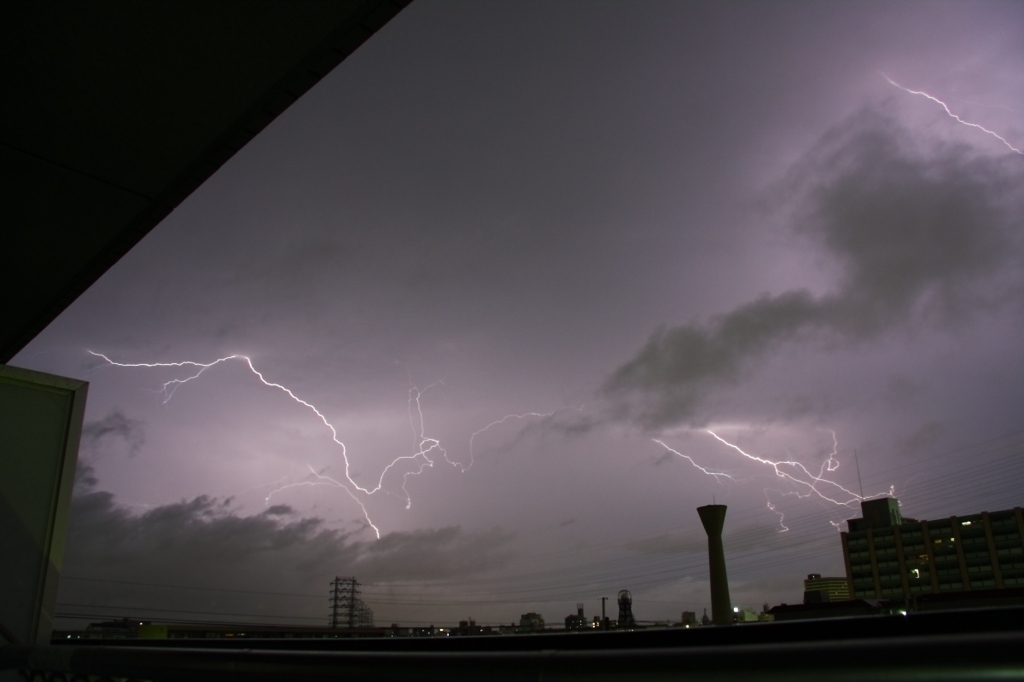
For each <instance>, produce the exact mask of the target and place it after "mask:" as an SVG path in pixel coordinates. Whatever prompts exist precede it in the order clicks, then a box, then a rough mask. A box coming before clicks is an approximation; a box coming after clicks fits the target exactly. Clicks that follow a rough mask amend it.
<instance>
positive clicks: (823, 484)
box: [704, 429, 867, 507]
mask: <svg viewBox="0 0 1024 682" xmlns="http://www.w3.org/2000/svg"><path fill="white" fill-rule="evenodd" d="M704 431H705V432H707V433H709V434H711V436H712V437H714V438H715V440H717V441H719V442H720V443H722V444H724V445H726V446H728V447H730V448H732V449H733V450H735V451H736V452H738V453H740V454H741V455H743V456H744V457H746V458H747V459H749V460H752V461H754V462H757V463H759V464H764V465H766V466H769V467H771V468H772V470H773V471H774V472H775V475H776V476H778V477H779V478H782V479H785V480H788V481H790V482H792V483H794V484H796V486H797V487H798V488H803V489H805V491H806V492H805V493H804V494H802V495H801V494H800V493H797V496H798V497H801V498H803V497H811V496H817V497H819V498H821V499H822V500H824V501H826V502H831V503H832V504H835V505H838V506H841V507H848V506H849V505H851V504H853V503H855V502H860V501H861V500H865V499H867V498H865V497H861V496H860V495H858V494H857V493H855V492H853V491H852V490H849V489H847V488H844V487H843V486H841V485H840V484H838V483H836V482H835V481H832V480H829V479H827V478H824V477H823V476H822V475H821V474H819V475H817V476H815V475H814V474H812V473H811V471H810V470H809V469H808V468H807V467H805V466H804V465H803V464H801V463H800V462H797V461H794V460H785V461H779V462H773V461H772V460H770V459H764V458H763V457H758V456H757V455H752V454H750V453H749V452H744V451H743V449H742V448H740V447H739V446H738V445H734V444H733V443H730V442H729V441H727V440H725V439H724V438H722V437H721V436H719V435H718V434H717V433H715V432H714V431H712V430H711V429H704ZM829 459H830V460H831V456H830V458H829ZM829 470H830V471H831V469H829ZM822 488H824V489H825V490H829V489H832V488H834V489H836V491H837V492H841V493H843V494H844V495H846V496H847V499H846V501H845V502H842V501H840V500H837V499H834V498H832V497H830V496H829V495H834V494H836V493H828V494H826V493H825V492H823V491H822Z"/></svg>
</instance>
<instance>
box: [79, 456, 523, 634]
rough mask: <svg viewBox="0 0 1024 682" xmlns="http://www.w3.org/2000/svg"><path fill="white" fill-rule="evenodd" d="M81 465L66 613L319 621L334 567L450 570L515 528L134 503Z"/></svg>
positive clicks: (502, 552) (200, 501)
mask: <svg viewBox="0 0 1024 682" xmlns="http://www.w3.org/2000/svg"><path fill="white" fill-rule="evenodd" d="M79 469H80V471H79V476H78V480H79V488H78V490H77V493H76V495H75V498H74V500H73V502H72V509H71V515H70V519H71V525H70V529H69V532H68V541H67V548H66V556H65V565H67V566H69V567H73V568H72V569H71V570H69V571H68V573H67V575H66V576H65V579H64V580H63V581H62V585H61V594H60V598H59V601H60V604H61V608H60V610H61V611H63V612H65V613H81V612H83V611H84V612H85V613H100V614H108V615H109V614H112V615H131V616H133V617H150V618H155V619H173V618H203V619H214V620H216V619H217V618H218V617H223V618H227V619H236V618H237V616H250V615H251V616H260V617H262V618H263V619H265V620H269V621H275V620H276V621H278V622H281V621H282V619H284V621H285V622H294V621H289V619H292V618H295V619H298V620H300V621H301V620H304V622H302V623H299V624H311V625H317V624H322V623H323V622H326V615H327V607H326V606H325V604H326V598H327V594H328V589H329V587H328V586H329V583H330V581H331V580H332V579H333V578H334V577H335V576H337V575H342V576H349V575H354V576H356V577H357V578H359V580H360V581H361V582H362V583H364V585H373V584H374V583H386V582H392V581H413V582H416V581H429V580H435V579H439V578H449V579H450V578H458V577H462V576H466V575H469V574H473V573H477V572H480V571H484V570H487V569H489V568H493V567H495V566H497V565H500V564H501V563H502V562H504V561H505V560H506V559H507V558H508V556H509V552H510V550H509V547H508V546H509V543H510V542H511V540H512V537H513V536H512V535H511V534H510V533H507V532H505V531H503V530H501V529H499V528H494V529H491V530H488V531H479V532H466V531H464V530H462V529H461V528H459V527H446V528H437V529H427V530H417V531H412V532H405V533H389V534H387V535H384V536H383V537H382V538H381V539H380V540H377V541H359V540H356V539H355V534H354V533H349V532H345V531H341V530H336V529H331V528H328V527H326V526H325V524H324V522H323V521H322V520H321V519H319V518H304V517H299V516H298V515H297V514H296V513H295V512H294V511H293V510H292V509H291V508H290V507H288V506H286V505H275V506H272V507H269V508H267V509H266V510H264V511H263V512H262V513H260V514H256V515H252V516H241V515H238V514H237V513H236V512H235V511H234V510H233V509H232V502H231V500H230V499H217V498H212V497H208V496H199V497H196V498H194V499H191V500H183V501H181V502H178V503H175V504H169V505H164V506H160V507H154V508H151V509H148V510H146V511H143V512H141V513H135V512H133V511H131V510H129V509H127V508H125V507H123V506H121V505H119V504H118V502H117V501H116V499H115V498H114V496H113V495H112V494H111V493H108V492H103V491H100V490H96V489H95V488H94V485H95V479H94V477H93V475H92V470H91V468H90V467H89V466H88V465H87V464H81V465H80V467H79ZM173 586H180V587H182V588H185V587H188V588H190V589H173ZM304 595H309V596H304ZM368 601H370V602H372V599H370V600H368ZM371 606H372V603H371ZM89 607H92V608H89Z"/></svg>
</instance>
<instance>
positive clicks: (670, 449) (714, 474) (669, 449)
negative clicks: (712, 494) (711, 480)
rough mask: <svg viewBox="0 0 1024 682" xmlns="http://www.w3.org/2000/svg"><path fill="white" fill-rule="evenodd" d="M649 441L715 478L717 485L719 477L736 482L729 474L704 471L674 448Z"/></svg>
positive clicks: (655, 440)
mask: <svg viewBox="0 0 1024 682" xmlns="http://www.w3.org/2000/svg"><path fill="white" fill-rule="evenodd" d="M651 440H653V441H654V442H655V443H657V444H658V445H660V446H661V447H663V448H665V449H666V450H668V451H669V452H671V453H672V454H674V455H679V456H680V457H682V458H683V459H685V460H686V461H687V462H689V463H690V464H692V465H693V466H695V467H697V468H698V469H700V470H701V471H703V472H704V473H705V474H707V475H708V476H714V477H715V480H716V481H718V482H719V483H721V479H720V478H719V476H722V477H724V478H728V479H729V480H730V481H735V480H736V479H735V478H733V477H732V476H730V475H729V474H727V473H725V472H722V471H711V470H709V469H705V468H704V467H702V466H701V465H699V464H697V462H695V461H694V459H693V457H690V456H689V455H684V454H683V453H681V452H679V451H678V450H676V449H674V448H671V447H669V446H668V445H666V444H665V443H664V442H663V441H660V440H658V439H657V438H652V439H651Z"/></svg>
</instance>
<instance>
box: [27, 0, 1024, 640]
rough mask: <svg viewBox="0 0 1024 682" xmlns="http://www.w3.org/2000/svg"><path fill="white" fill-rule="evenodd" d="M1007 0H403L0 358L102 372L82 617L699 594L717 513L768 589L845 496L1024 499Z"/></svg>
mask: <svg viewBox="0 0 1024 682" xmlns="http://www.w3.org/2000/svg"><path fill="white" fill-rule="evenodd" d="M1021 26H1024V4H1021V3H1019V2H980V1H978V2H962V3H940V2H928V3H915V2H900V3H882V2H877V3H865V2H849V3H843V2H828V3H818V2H815V3H782V2H757V3H742V2H731V3H721V2H714V3H698V2H686V3H682V2H678V3H668V2H645V3H637V2H544V3H539V2H532V3H531V2H488V3H471V2H436V1H430V0H420V2H417V3H414V4H413V5H411V6H410V7H409V8H408V9H406V10H404V11H403V12H402V13H401V14H400V15H399V16H398V17H397V18H396V19H394V20H393V21H392V22H391V23H389V24H388V25H387V26H386V27H385V28H384V29H383V30H382V31H380V32H379V33H378V34H377V35H376V36H374V37H373V38H372V39H371V40H370V41H369V42H368V43H366V44H365V45H364V46H363V47H362V48H360V49H359V50H358V51H357V52H356V53H355V54H354V55H353V56H351V57H350V58H348V59H347V60H346V61H345V62H344V63H343V64H342V65H341V66H339V67H338V68H337V69H336V70H335V71H334V72H333V73H331V74H330V75H329V76H327V77H326V78H325V79H324V80H323V81H322V82H321V83H320V84H319V85H318V86H317V87H315V88H314V89H313V90H312V91H311V92H310V93H309V94H307V95H306V96H305V97H303V98H302V99H301V100H300V101H299V102H297V103H296V104H295V105H294V106H293V107H292V108H291V109H289V110H288V111H287V112H285V113H284V114H283V115H282V116H281V117H279V118H278V119H277V120H276V121H275V122H274V123H273V124H272V125H270V126H269V127H268V128H267V130H265V131H264V132H263V133H262V134H261V135H260V136H259V137H257V138H256V139H255V140H254V141H253V142H251V143H250V144H249V145H248V146H247V147H246V148H245V149H243V150H242V151H241V152H239V153H238V154H237V155H236V156H235V157H234V158H233V159H232V160H231V161H230V162H228V163H227V164H226V165H225V166H224V167H223V168H222V169H221V170H220V171H219V172H218V173H217V174H216V175H215V176H214V177H212V178H211V179H210V180H209V181H208V182H207V183H206V184H205V185H204V186H202V187H201V188H200V189H199V190H198V191H196V192H195V193H194V194H193V195H192V196H191V197H190V198H189V199H188V200H187V201H185V202H184V203H183V204H182V205H181V206H180V207H179V208H178V209H177V210H176V211H174V213H172V214H171V215H170V216H169V217H168V218H167V219H166V220H165V221H164V222H163V223H162V224H161V225H159V226H158V227H157V228H156V229H154V230H153V231H152V233H151V234H150V235H149V236H148V237H146V238H145V239H144V240H143V241H142V243H140V244H139V245H138V246H137V247H136V248H135V249H134V250H133V251H132V252H131V253H129V254H128V255H127V256H126V257H125V258H123V259H122V260H121V262H119V263H118V264H117V265H116V266H115V267H113V268H112V269H111V270H110V271H109V272H108V273H107V274H106V275H105V276H104V277H103V278H102V279H101V280H100V281H99V282H98V283H97V284H96V285H94V286H93V287H92V288H91V289H90V290H89V291H88V292H87V293H86V294H85V295H83V296H82V297H81V298H80V299H79V300H78V301H77V302H76V303H74V304H73V305H72V306H71V307H70V308H69V309H68V310H67V311H66V312H65V313H64V314H63V315H62V316H61V317H60V318H59V319H58V320H57V321H55V322H54V323H53V324H52V325H51V326H50V327H49V328H48V329H47V330H46V331H45V332H44V333H43V334H41V335H40V336H39V337H38V338H37V339H36V340H35V341H34V342H33V343H32V344H31V345H30V346H29V347H27V348H26V349H25V350H24V351H23V352H22V353H21V354H20V355H18V356H17V358H15V360H14V361H13V362H12V364H14V365H18V366H22V367H28V368H32V369H38V370H42V371H47V372H52V373H56V374H61V375H67V376H72V377H76V378H81V379H85V380H88V381H89V382H90V388H89V403H88V409H87V415H86V421H87V423H86V426H85V430H84V437H83V445H82V452H81V457H80V474H81V475H80V479H79V487H78V489H77V497H76V502H75V506H74V508H73V518H72V530H71V535H70V538H69V548H68V553H67V558H66V570H65V573H66V579H65V580H64V582H63V584H62V588H61V594H60V601H61V604H62V607H61V609H60V610H61V611H63V612H65V613H87V614H104V615H132V616H136V617H152V618H155V619H160V618H175V617H203V618H211V619H219V620H246V619H250V618H257V617H258V618H260V619H263V620H267V621H273V622H292V623H296V624H310V625H318V624H325V623H326V618H327V599H326V597H327V592H328V588H329V583H330V581H331V580H332V579H333V578H334V576H336V575H341V576H348V575H354V576H356V577H357V578H358V579H359V580H360V581H361V582H362V583H363V589H364V593H363V596H364V598H365V600H366V602H367V603H368V604H369V605H370V606H371V607H372V608H373V609H374V610H375V612H376V619H377V622H378V623H383V624H387V623H391V622H396V621H398V622H404V623H414V622H424V623H431V622H434V623H438V624H440V623H443V622H452V621H456V620H460V619H465V618H469V617H474V618H476V619H477V621H478V622H506V623H507V622H512V621H513V620H516V621H517V620H518V618H519V615H520V614H522V613H526V612H527V611H539V612H541V613H542V614H543V615H544V616H545V618H546V619H547V620H548V621H549V622H555V623H560V622H561V620H562V618H563V617H564V616H565V615H567V614H569V613H572V612H575V605H576V603H577V602H583V603H584V604H585V608H586V609H587V616H588V618H589V617H590V616H593V615H595V614H598V613H599V612H600V598H601V597H603V596H606V597H610V598H612V600H614V597H615V595H616V593H617V592H618V590H620V589H629V590H631V591H632V593H633V597H634V614H635V616H636V618H637V619H639V620H641V621H643V620H664V619H669V618H671V619H678V618H679V614H680V612H681V611H683V610H691V611H697V612H698V613H700V612H701V610H702V609H704V608H705V607H710V598H709V591H708V583H707V560H706V554H705V547H706V544H705V542H706V541H705V536H704V533H703V530H702V529H701V526H700V523H699V520H698V518H697V514H696V512H695V508H696V507H698V506H701V505H704V504H710V503H712V502H717V503H719V504H727V505H728V506H729V512H728V516H727V519H726V524H725V526H726V532H725V548H726V554H727V559H728V563H729V577H730V584H731V588H732V595H733V600H734V602H735V603H736V604H737V605H739V606H748V607H753V608H755V609H760V607H761V605H762V604H763V603H765V602H767V603H769V604H778V603H780V602H789V603H794V602H799V601H800V599H801V595H802V589H803V586H802V582H801V581H802V579H803V578H804V577H805V575H806V574H807V573H811V572H815V573H822V574H832V575H842V574H843V572H844V568H843V560H842V550H841V545H840V537H839V532H838V528H839V527H842V528H844V529H845V524H843V523H842V522H843V521H844V520H845V519H848V518H851V517H854V516H857V515H858V514H859V506H858V499H859V496H861V495H863V496H871V495H877V494H883V493H886V492H889V491H890V490H891V491H892V492H893V493H894V494H895V496H896V497H897V498H899V499H900V501H901V503H902V508H903V513H904V515H905V516H910V517H916V518H936V517H942V516H949V515H952V514H969V513H974V512H979V511H982V510H996V509H1004V508H1007V507H1013V506H1017V505H1020V504H1021V502H1022V501H1024V500H1022V499H1021V494H1020V490H1021V486H1022V484H1024V464H1022V463H1021V461H1022V455H1024V431H1022V429H1024V423H1022V420H1021V415H1022V414H1024V409H1022V408H1024V353H1022V351H1021V348H1022V341H1021V339H1022V331H1024V305H1022V304H1024V276H1022V275H1024V267H1022V266H1024V262H1022V258H1024V224H1022V223H1024V219H1022V215H1024V211H1022V208H1024V205H1022V204H1024V193H1022V191H1021V188H1022V186H1024V154H1022V153H1021V151H1019V150H1021V149H1024V42H1022V41H1021V40H1020V27H1021ZM919 93H927V95H928V96H926V95H924V94H919ZM933 98H934V99H933ZM946 107H948V111H947V108H946ZM88 351H93V352H95V353H102V354H105V355H106V356H107V357H108V358H109V359H110V360H111V361H113V362H115V363H123V364H139V363H180V362H186V361H187V362H195V363H202V364H208V363H212V362H214V361H216V360H218V359H220V358H225V357H227V356H231V355H235V354H240V355H244V356H246V357H248V358H249V359H250V360H251V367H250V365H249V364H248V361H247V360H245V359H242V358H236V359H233V360H227V361H224V362H222V363H219V364H216V365H213V366H211V367H209V368H208V369H205V370H204V371H203V372H202V373H201V374H200V375H199V376H198V377H196V378H195V379H193V380H192V381H188V382H186V383H174V384H168V385H165V382H168V381H174V380H178V381H181V380H184V379H187V378H189V377H192V376H194V375H196V374H197V373H198V372H199V370H200V369H202V367H199V366H196V365H191V366H182V367H162V368H160V367H156V368H147V367H118V366H111V365H110V364H109V363H108V362H107V361H106V360H104V359H103V358H100V357H97V356H94V355H90V354H89V353H88ZM254 370H255V372H259V373H260V375H262V380H263V381H265V382H267V383H269V384H275V385H277V386H280V387H283V388H286V389H288V391H290V393H288V392H286V391H285V390H283V388H279V387H277V386H273V385H266V384H265V383H262V382H261V378H260V376H258V375H257V374H256V373H254ZM165 389H166V390H165ZM299 400H301V401H303V402H298V401H299ZM314 410H316V411H314ZM318 413H319V414H318ZM510 415H516V416H510ZM505 417H508V418H507V419H504V421H501V420H503V418H505ZM332 427H333V429H334V430H335V431H336V434H337V441H338V442H335V440H334V438H333V436H332V431H331V428H332ZM488 427H490V428H488ZM340 443H343V444H344V445H343V446H342V445H341V444H340ZM730 445H733V446H736V447H735V448H734V447H730ZM737 448H738V449H737ZM418 453H421V454H418ZM744 453H746V455H749V457H748V456H744ZM753 457H756V458H760V460H761V461H758V460H756V459H753ZM396 458H403V459H398V461H397V462H395V460H396ZM346 461H347V464H346ZM781 461H788V462H795V463H797V464H783V465H778V466H775V465H773V464H771V463H770V462H781ZM393 462H395V463H394V466H391V467H390V468H388V467H389V465H391V464H392V463H393ZM858 465H859V474H858ZM776 472H778V474H782V475H781V476H780V475H778V474H777V473H776ZM811 477H818V478H822V479H827V480H821V481H817V482H815V481H813V480H812V478H811ZM378 486H379V490H376V491H375V492H372V493H368V492H366V491H374V490H375V489H377V488H378ZM378 532H379V539H378ZM157 586H162V587H157ZM227 590H235V592H230V591H227ZM610 615H612V616H613V617H614V616H615V615H617V613H616V612H615V611H614V609H612V613H611V614H610ZM75 623H77V624H79V625H81V624H84V623H83V622H82V621H75Z"/></svg>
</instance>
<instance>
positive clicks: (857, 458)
mask: <svg viewBox="0 0 1024 682" xmlns="http://www.w3.org/2000/svg"><path fill="white" fill-rule="evenodd" d="M853 463H854V464H856V465H857V485H858V486H860V499H862V500H863V499H864V481H862V480H860V458H859V457H857V448H854V449H853Z"/></svg>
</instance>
